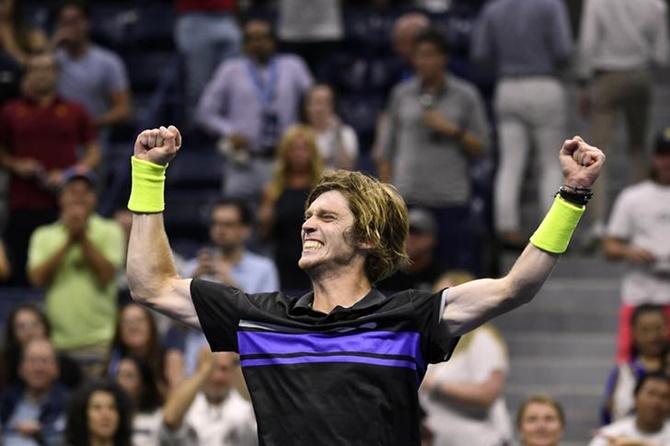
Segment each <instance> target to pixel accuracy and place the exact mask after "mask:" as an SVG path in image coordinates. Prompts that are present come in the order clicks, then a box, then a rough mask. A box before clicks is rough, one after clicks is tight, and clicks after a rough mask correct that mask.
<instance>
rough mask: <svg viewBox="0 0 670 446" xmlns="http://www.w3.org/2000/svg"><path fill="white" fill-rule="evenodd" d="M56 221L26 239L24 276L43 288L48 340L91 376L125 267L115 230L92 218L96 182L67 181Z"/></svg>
mask: <svg viewBox="0 0 670 446" xmlns="http://www.w3.org/2000/svg"><path fill="white" fill-rule="evenodd" d="M59 201H60V209H61V214H60V219H59V220H58V221H57V222H55V223H52V224H50V225H45V226H42V227H39V228H38V229H37V230H35V232H34V234H33V235H32V237H31V239H30V251H29V259H28V274H29V277H30V280H31V282H32V284H33V285H35V286H38V287H43V288H45V289H46V304H47V316H48V318H49V321H50V322H51V325H52V327H53V333H52V339H53V342H54V345H55V346H56V348H58V349H59V350H66V351H68V352H69V353H70V355H71V356H72V357H73V358H74V359H75V360H77V361H78V362H80V363H81V364H82V365H83V366H84V368H85V370H87V371H88V372H89V373H95V372H99V371H100V370H99V369H100V367H101V366H102V362H103V360H104V357H105V355H106V353H107V349H108V346H109V342H110V341H111V340H112V336H113V335H114V324H115V320H116V281H115V278H116V272H117V270H118V268H119V267H120V265H121V264H122V263H123V256H124V252H125V250H124V245H123V232H122V230H121V228H120V227H119V225H118V224H117V223H116V222H114V221H111V220H106V219H104V218H102V217H100V216H98V215H97V214H95V213H94V209H95V203H96V192H95V180H94V179H93V177H92V176H91V175H90V174H88V175H84V174H77V173H73V174H71V175H69V176H68V177H66V179H65V183H64V185H63V187H62V191H61V193H60V200H59Z"/></svg>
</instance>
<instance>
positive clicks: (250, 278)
mask: <svg viewBox="0 0 670 446" xmlns="http://www.w3.org/2000/svg"><path fill="white" fill-rule="evenodd" d="M253 219H254V218H253V215H252V213H251V210H250V209H249V207H248V206H247V205H246V204H245V203H244V202H243V201H241V200H235V199H222V200H220V201H218V202H217V203H215V204H214V206H213V207H212V211H211V213H210V226H209V238H210V242H211V246H210V247H208V248H204V249H202V250H200V253H199V255H198V257H197V258H196V259H193V260H191V261H190V262H187V263H186V264H185V265H184V267H183V273H184V275H185V276H187V277H191V276H192V277H194V278H202V279H206V280H211V281H214V282H220V283H225V284H226V285H229V286H234V287H236V288H239V289H240V290H242V291H244V292H245V293H264V292H270V291H272V290H276V289H279V277H278V273H277V267H276V266H275V264H274V262H273V261H272V260H270V259H268V258H265V257H263V256H260V255H257V254H254V253H252V252H250V251H248V250H247V249H246V246H245V244H246V243H247V242H248V240H249V237H250V235H251V228H252V226H253V225H254V221H253ZM168 339H169V341H168V343H169V344H170V345H171V346H172V347H176V349H177V350H180V351H183V353H184V358H185V363H186V374H187V375H191V374H192V373H193V372H195V367H196V363H197V359H198V353H199V352H200V350H201V349H202V347H203V346H205V345H206V344H207V340H206V339H205V337H204V335H203V334H202V332H201V331H200V330H190V329H186V328H184V327H182V326H175V327H173V328H172V330H171V331H170V332H169V333H168Z"/></svg>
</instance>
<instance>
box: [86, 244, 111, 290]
mask: <svg viewBox="0 0 670 446" xmlns="http://www.w3.org/2000/svg"><path fill="white" fill-rule="evenodd" d="M81 252H82V254H83V256H84V260H85V261H86V262H87V263H88V265H89V266H90V267H91V269H92V270H93V273H94V274H95V277H96V278H97V279H98V283H99V284H100V286H101V287H105V286H107V285H108V284H109V282H111V281H112V280H114V276H115V275H116V268H114V265H113V264H112V262H110V261H109V260H107V259H106V258H105V256H104V255H103V254H102V253H101V252H100V251H99V250H98V248H97V247H96V246H95V245H94V244H93V242H92V241H91V240H90V239H89V238H88V237H87V236H86V234H84V236H83V237H82V239H81Z"/></svg>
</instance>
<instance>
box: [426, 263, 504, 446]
mask: <svg viewBox="0 0 670 446" xmlns="http://www.w3.org/2000/svg"><path fill="white" fill-rule="evenodd" d="M471 280H474V277H473V276H472V275H468V274H462V273H456V274H453V273H452V274H449V273H448V274H446V275H444V276H443V277H442V278H441V279H440V280H439V281H437V282H436V283H435V286H434V288H433V290H434V291H439V290H442V289H444V288H447V287H451V286H456V285H460V284H462V283H465V282H469V281H471ZM508 370H509V359H508V358H507V346H506V345H505V341H504V339H503V338H502V336H501V335H500V333H498V331H497V330H496V329H495V328H493V326H491V325H490V324H485V325H483V326H481V327H479V328H477V329H475V330H474V331H472V332H470V333H468V334H466V335H465V336H463V337H462V338H461V340H460V341H459V343H458V345H457V346H456V349H455V350H454V352H453V355H452V357H451V358H450V359H449V362H442V363H439V364H432V365H431V366H429V368H428V371H427V372H426V377H425V378H424V380H423V383H422V385H421V393H422V396H423V406H424V407H425V409H426V412H428V422H427V424H428V426H429V427H430V428H431V430H432V431H433V432H434V433H435V443H436V444H438V445H450V446H459V445H463V446H477V445H481V446H490V445H499V444H507V443H508V442H510V441H511V440H512V428H511V423H510V417H509V413H508V411H507V407H506V404H505V400H504V397H503V392H504V390H505V379H506V376H507V372H508Z"/></svg>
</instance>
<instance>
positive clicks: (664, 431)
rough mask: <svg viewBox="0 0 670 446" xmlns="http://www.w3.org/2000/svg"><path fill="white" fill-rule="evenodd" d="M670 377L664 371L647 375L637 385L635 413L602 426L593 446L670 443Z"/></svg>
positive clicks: (659, 444)
mask: <svg viewBox="0 0 670 446" xmlns="http://www.w3.org/2000/svg"><path fill="white" fill-rule="evenodd" d="M669 408H670V381H669V378H668V377H667V376H666V375H665V374H663V373H649V374H646V375H644V376H643V377H642V378H640V380H639V381H638V383H637V385H636V386H635V414H634V415H630V416H628V417H625V418H622V419H620V420H618V421H615V422H614V423H612V424H609V425H607V426H605V427H603V428H601V429H600V430H599V431H598V432H597V433H596V434H595V437H594V438H593V440H592V441H591V443H589V446H611V445H613V444H614V445H618V444H626V445H636V446H665V445H668V444H670V421H668V409H669Z"/></svg>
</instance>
